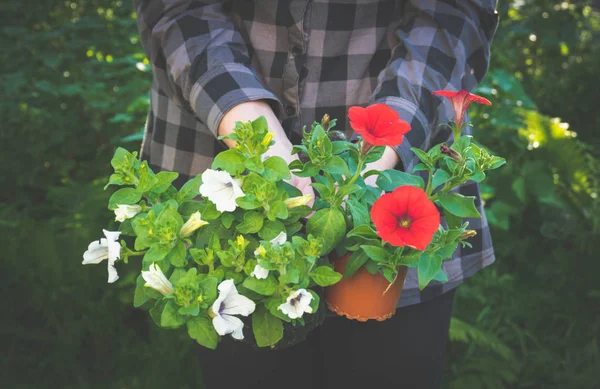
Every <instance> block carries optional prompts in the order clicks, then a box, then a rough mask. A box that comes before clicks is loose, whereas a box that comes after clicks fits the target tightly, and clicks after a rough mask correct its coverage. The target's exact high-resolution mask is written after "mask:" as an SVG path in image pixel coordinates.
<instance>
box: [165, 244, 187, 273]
mask: <svg viewBox="0 0 600 389" xmlns="http://www.w3.org/2000/svg"><path fill="white" fill-rule="evenodd" d="M185 254H186V249H185V243H183V242H182V241H179V242H177V244H176V245H175V247H173V249H172V250H171V251H170V252H169V254H167V256H166V257H165V258H166V260H167V261H169V263H170V264H171V265H173V266H175V267H184V266H186V265H187V261H186V259H185Z"/></svg>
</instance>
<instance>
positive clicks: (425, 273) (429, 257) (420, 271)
mask: <svg viewBox="0 0 600 389" xmlns="http://www.w3.org/2000/svg"><path fill="white" fill-rule="evenodd" d="M442 261H443V259H442V257H440V256H439V255H437V254H432V253H428V252H424V253H423V255H421V259H420V260H419V264H418V265H417V275H418V277H419V289H420V290H423V289H425V287H426V286H427V285H428V284H429V283H430V282H431V281H432V280H433V278H434V277H435V276H436V275H437V274H438V272H439V271H440V269H441V267H442Z"/></svg>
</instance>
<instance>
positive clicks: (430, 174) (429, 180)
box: [425, 170, 433, 197]
mask: <svg viewBox="0 0 600 389" xmlns="http://www.w3.org/2000/svg"><path fill="white" fill-rule="evenodd" d="M432 180H433V171H432V170H430V171H429V174H428V175H427V188H426V189H425V193H426V194H427V196H428V197H429V196H431V192H432V191H433V188H432V187H431V184H432Z"/></svg>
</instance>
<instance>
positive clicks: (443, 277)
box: [433, 269, 448, 282]
mask: <svg viewBox="0 0 600 389" xmlns="http://www.w3.org/2000/svg"><path fill="white" fill-rule="evenodd" d="M433 280H434V281H439V282H448V276H447V275H446V273H445V272H444V269H440V271H438V272H437V274H436V275H435V277H433Z"/></svg>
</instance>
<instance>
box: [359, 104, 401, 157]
mask: <svg viewBox="0 0 600 389" xmlns="http://www.w3.org/2000/svg"><path fill="white" fill-rule="evenodd" d="M348 118H349V119H350V127H352V129H353V130H354V131H356V132H357V133H358V134H359V135H361V136H362V137H363V139H364V140H365V142H367V143H369V144H370V145H372V146H391V147H393V146H398V145H399V144H400V143H402V139H403V138H402V137H403V136H404V134H406V133H407V132H408V131H410V124H408V122H406V121H404V120H402V119H400V115H398V112H396V111H394V110H393V109H391V108H390V107H389V106H387V105H385V104H373V105H369V106H368V107H367V108H362V107H350V109H349V110H348Z"/></svg>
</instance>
